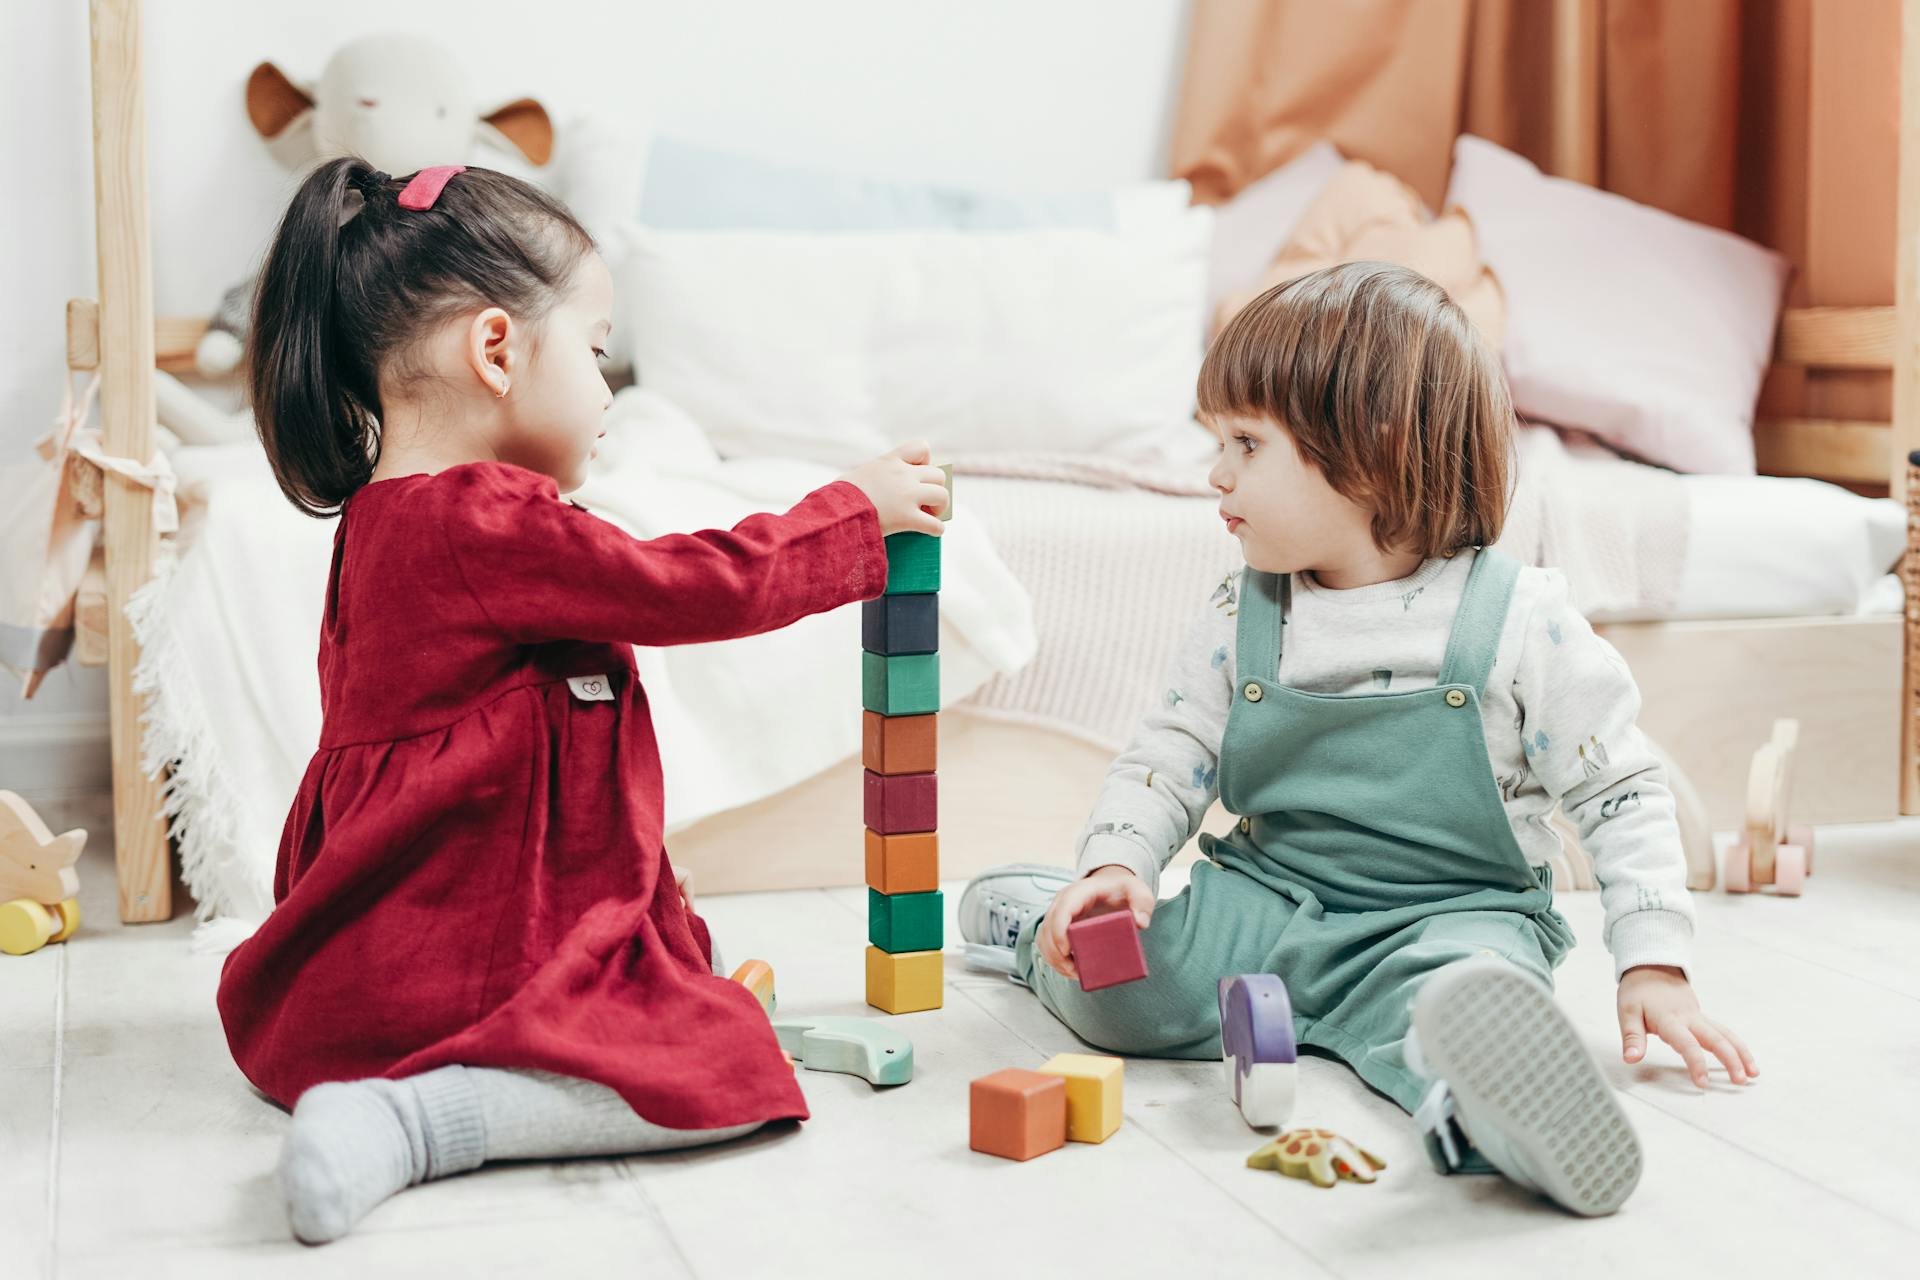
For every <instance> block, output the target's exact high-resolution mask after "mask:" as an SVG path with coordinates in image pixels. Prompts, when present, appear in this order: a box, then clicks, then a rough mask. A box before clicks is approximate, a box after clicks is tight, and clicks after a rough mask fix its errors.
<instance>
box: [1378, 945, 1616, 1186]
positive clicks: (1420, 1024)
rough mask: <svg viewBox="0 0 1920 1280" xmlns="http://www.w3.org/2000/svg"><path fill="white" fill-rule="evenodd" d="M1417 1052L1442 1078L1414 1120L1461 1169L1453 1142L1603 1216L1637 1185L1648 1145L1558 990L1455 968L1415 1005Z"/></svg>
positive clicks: (1523, 978) (1497, 969)
mask: <svg viewBox="0 0 1920 1280" xmlns="http://www.w3.org/2000/svg"><path fill="white" fill-rule="evenodd" d="M1413 1029H1414V1032H1415V1034H1416V1035H1417V1037H1418V1044H1419V1050H1418V1053H1419V1056H1420V1058H1421V1059H1423V1060H1424V1065H1425V1066H1426V1067H1428V1068H1429V1070H1430V1073H1431V1074H1432V1075H1433V1076H1434V1078H1435V1084H1434V1087H1433V1089H1432V1091H1430V1092H1429V1094H1428V1096H1427V1099H1426V1101H1425V1102H1423V1103H1422V1105H1421V1107H1420V1109H1419V1111H1418V1112H1417V1113H1416V1116H1415V1119H1416V1120H1417V1121H1418V1122H1419V1123H1420V1124H1421V1127H1422V1129H1423V1130H1430V1131H1432V1132H1433V1133H1434V1134H1435V1136H1436V1137H1437V1139H1438V1143H1439V1146H1440V1148H1441V1149H1442V1150H1444V1151H1445V1153H1446V1159H1447V1160H1448V1161H1449V1162H1450V1163H1451V1164H1452V1165H1454V1166H1455V1167H1458V1166H1459V1165H1460V1164H1461V1162H1462V1161H1461V1155H1460V1153H1459V1152H1458V1150H1457V1148H1456V1146H1455V1144H1454V1142H1453V1141H1452V1139H1451V1138H1450V1136H1449V1135H1448V1130H1447V1122H1448V1121H1449V1120H1452V1121H1454V1122H1455V1123H1457V1124H1458V1126H1459V1129H1460V1131H1461V1132H1462V1133H1464V1135H1465V1136H1466V1138H1467V1139H1468V1140H1469V1141H1470V1142H1471V1143H1472V1144H1473V1147H1474V1148H1475V1149H1476V1150H1477V1151H1478V1152H1479V1153H1480V1154H1481V1155H1483V1156H1485V1157H1486V1159H1487V1162H1488V1163H1490V1164H1492V1165H1493V1166H1494V1167H1495V1168H1496V1169H1498V1170H1500V1172H1501V1173H1504V1174H1506V1175H1507V1177H1509V1178H1511V1179H1512V1180H1513V1181H1514V1182H1516V1183H1518V1184H1520V1185H1521V1186H1523V1187H1526V1188H1528V1189H1530V1190H1533V1191H1538V1192H1540V1193H1541V1194H1542V1195H1545V1196H1548V1197H1550V1198H1552V1199H1553V1200H1555V1201H1556V1202H1558V1203H1559V1204H1560V1205H1562V1206H1564V1207H1565V1208H1567V1209H1570V1210H1572V1211H1573V1212H1574V1213H1578V1214H1581V1215H1583V1216H1585V1217H1600V1216H1603V1215H1605V1214H1609V1213H1612V1212H1613V1211H1614V1210H1616V1209H1618V1208H1619V1207H1620V1206H1621V1205H1622V1204H1624V1203H1625V1202H1626V1199H1627V1197H1628V1196H1629V1195H1630V1194H1632V1192H1633V1189H1634V1187H1635V1185H1637V1184H1638V1183H1639V1181H1640V1166H1641V1156H1640V1140H1639V1139H1638V1138H1637V1137H1635V1136H1634V1132H1633V1127H1632V1126H1631V1125H1630V1124H1628V1123H1627V1117H1626V1113H1625V1112H1623V1111H1622V1110H1621V1109H1620V1104H1619V1102H1618V1101H1616V1100H1615V1098H1614V1096H1613V1090H1612V1089H1611V1088H1609V1087H1608V1085H1607V1082H1606V1079H1605V1077H1603V1076H1602V1075H1601V1074H1600V1068H1599V1067H1598V1066H1597V1065H1595V1063H1594V1060H1593V1056H1592V1055H1591V1054H1589V1053H1588V1052H1587V1051H1586V1048H1585V1047H1584V1046H1583V1045H1582V1044H1581V1043H1580V1037H1579V1035H1578V1034H1577V1033H1576V1032H1575V1031H1574V1029H1573V1024H1572V1023H1571V1022H1570V1021H1568V1019H1567V1015H1566V1014H1565V1013H1564V1012H1562V1011H1561V1009H1560V1006H1559V1005H1558V1004H1557V1003H1555V1002H1554V998H1553V993H1552V992H1550V991H1548V990H1547V989H1546V988H1545V987H1544V986H1542V985H1541V984H1540V983H1539V982H1538V981H1536V980H1535V979H1533V978H1531V977H1529V976H1528V975H1527V974H1525V973H1523V972H1521V971H1520V970H1518V969H1516V968H1514V967H1513V966H1512V965H1510V964H1507V963H1505V962H1504V961H1500V960H1491V959H1486V960H1483V959H1473V960H1463V961H1461V962H1460V963H1458V964H1451V965H1448V966H1447V967H1446V968H1444V969H1442V970H1440V972H1438V973H1436V974H1434V975H1433V977H1431V978H1429V979H1428V980H1427V982H1426V985H1425V986H1423V987H1421V988H1420V994H1419V995H1418V996H1417V997H1416V998H1415V1000H1414V1003H1413Z"/></svg>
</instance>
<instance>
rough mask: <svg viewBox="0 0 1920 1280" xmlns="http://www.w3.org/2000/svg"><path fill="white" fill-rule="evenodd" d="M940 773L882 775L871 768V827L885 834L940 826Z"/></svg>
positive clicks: (926, 829) (868, 808) (869, 799)
mask: <svg viewBox="0 0 1920 1280" xmlns="http://www.w3.org/2000/svg"><path fill="white" fill-rule="evenodd" d="M938 777H939V775H938V774H933V773H895V774H879V773H875V772H874V771H873V770H871V769H869V770H867V789H866V802H867V804H866V808H867V826H869V827H871V828H872V829H873V830H875V831H878V832H879V833H880V834H881V835H883V836H892V835H899V834H900V833H901V832H903V831H934V830H937V829H938V827H939V823H938V820H937V819H938V815H939V808H940V806H939V804H938V802H937V798H938V796H939V793H940V787H939V783H938V782H937V781H936V779H937V778H938Z"/></svg>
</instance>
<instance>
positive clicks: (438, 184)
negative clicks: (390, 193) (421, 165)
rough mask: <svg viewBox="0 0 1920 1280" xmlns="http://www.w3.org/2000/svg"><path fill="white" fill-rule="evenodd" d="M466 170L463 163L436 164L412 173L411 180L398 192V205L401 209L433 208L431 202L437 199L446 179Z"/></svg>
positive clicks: (445, 183)
mask: <svg viewBox="0 0 1920 1280" xmlns="http://www.w3.org/2000/svg"><path fill="white" fill-rule="evenodd" d="M466 171H467V166H465V165H463V164H437V165H434V166H433V167H432V168H431V169H422V170H421V171H420V172H418V173H416V174H414V175H413V180H412V181H411V182H409V183H407V185H406V188H405V189H404V190H402V191H401V192H400V207H401V208H402V209H431V208H433V202H434V201H436V200H438V199H439V198H440V193H441V191H443V190H445V189H446V185H447V181H448V180H449V179H450V178H452V177H453V175H454V174H456V173H465V172H466Z"/></svg>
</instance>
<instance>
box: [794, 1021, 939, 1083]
mask: <svg viewBox="0 0 1920 1280" xmlns="http://www.w3.org/2000/svg"><path fill="white" fill-rule="evenodd" d="M773 1033H774V1034H775V1035H776V1036H778V1037H780V1047H781V1048H782V1049H784V1050H786V1052H787V1056H788V1057H790V1058H792V1059H793V1060H794V1061H795V1062H797V1063H799V1064H800V1065H801V1066H803V1067H805V1068H806V1069H807V1070H809V1071H838V1072H841V1073H842V1074H845V1075H850V1076H860V1077H861V1078H863V1079H865V1080H866V1081H867V1082H868V1083H870V1084H881V1085H890V1084H905V1083H906V1082H907V1081H909V1080H911V1079H913V1041H911V1040H909V1039H907V1038H906V1037H905V1036H903V1035H901V1034H900V1033H899V1032H898V1031H896V1030H894V1029H893V1028H892V1027H890V1026H888V1025H887V1024H886V1023H885V1022H883V1021H881V1020H880V1019H878V1018H847V1017H820V1018H799V1017H779V1018H775V1019H774V1020H773Z"/></svg>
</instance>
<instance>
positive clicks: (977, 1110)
mask: <svg viewBox="0 0 1920 1280" xmlns="http://www.w3.org/2000/svg"><path fill="white" fill-rule="evenodd" d="M967 1113H968V1129H969V1131H970V1135H971V1136H970V1139H969V1141H968V1145H969V1146H971V1147H972V1148H973V1149H974V1150H975V1151H984V1152H986V1153H987V1154H988V1155H990V1156H1005V1157H1006V1158H1007V1159H1009V1160H1031V1159H1033V1158H1034V1157H1035V1156H1043V1155H1045V1154H1046V1153H1047V1152H1049V1151H1058V1150H1059V1149H1060V1148H1061V1147H1064V1146H1066V1145H1067V1082H1066V1081H1065V1080H1063V1079H1062V1078H1061V1077H1059V1076H1049V1075H1043V1074H1041V1073H1040V1072H1038V1071H1023V1070H1021V1069H1020V1068H1019V1067H1008V1068H1007V1069H1006V1070H1005V1071H996V1072H994V1073H993V1074H992V1075H990V1076H981V1077H980V1078H979V1079H978V1080H975V1081H974V1082H973V1084H972V1085H971V1086H970V1087H969V1088H968V1090H967Z"/></svg>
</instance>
